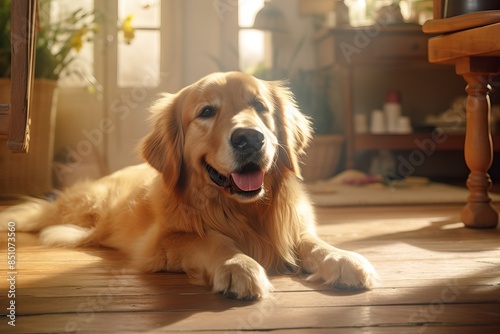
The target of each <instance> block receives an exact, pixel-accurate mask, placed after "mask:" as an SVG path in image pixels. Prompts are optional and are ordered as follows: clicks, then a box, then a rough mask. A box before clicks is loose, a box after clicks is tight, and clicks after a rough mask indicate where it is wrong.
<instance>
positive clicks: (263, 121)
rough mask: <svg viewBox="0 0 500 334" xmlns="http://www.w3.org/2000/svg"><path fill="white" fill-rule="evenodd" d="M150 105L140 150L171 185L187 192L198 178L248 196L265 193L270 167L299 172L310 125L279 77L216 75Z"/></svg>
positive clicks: (241, 197)
mask: <svg viewBox="0 0 500 334" xmlns="http://www.w3.org/2000/svg"><path fill="white" fill-rule="evenodd" d="M152 111H153V130H152V132H151V133H150V134H149V135H148V136H147V137H146V138H145V139H144V141H143V142H142V154H143V157H144V158H145V159H146V160H147V161H148V162H149V164H151V166H153V167H154V168H156V169H157V170H158V171H159V172H160V173H161V174H162V175H163V179H164V182H165V184H166V186H167V187H171V188H172V189H177V190H182V189H184V188H185V187H187V186H189V185H191V184H196V183H193V181H194V180H197V181H198V182H205V183H210V184H215V185H217V186H218V187H220V188H222V189H224V190H225V193H226V194H227V195H228V196H230V197H233V198H235V199H237V200H239V201H242V202H248V201H251V200H256V199H258V198H260V197H261V196H262V195H263V194H264V192H265V187H264V178H265V175H266V174H270V172H271V171H272V169H273V168H274V169H279V168H281V169H283V170H288V171H291V172H293V173H295V174H296V175H297V176H298V177H300V168H299V157H300V155H301V154H302V153H303V150H304V148H305V146H306V145H307V143H308V141H309V138H310V135H311V128H310V123H309V121H308V120H307V119H306V117H305V116H303V115H302V114H301V113H300V112H299V111H298V109H297V108H296V106H295V103H294V100H293V96H292V94H291V93H290V91H289V90H288V89H287V88H286V87H285V86H284V85H282V84H281V83H278V82H267V81H262V80H258V79H256V78H254V77H253V76H251V75H248V74H244V73H240V72H229V73H214V74H211V75H208V76H206V77H205V78H203V79H201V80H200V81H198V82H196V83H194V84H193V85H190V86H188V87H186V88H184V89H182V90H181V91H180V92H178V93H177V94H173V95H165V96H164V97H163V98H162V99H160V100H159V101H158V102H157V104H156V105H155V106H154V107H153V110H152ZM198 184H199V183H198Z"/></svg>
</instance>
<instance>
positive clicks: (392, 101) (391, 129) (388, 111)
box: [384, 91, 401, 133]
mask: <svg viewBox="0 0 500 334" xmlns="http://www.w3.org/2000/svg"><path fill="white" fill-rule="evenodd" d="M384 115H385V121H386V130H387V132H388V133H397V132H398V130H399V118H400V117H401V95H400V93H399V92H398V91H390V92H388V93H387V98H386V100H385V104H384Z"/></svg>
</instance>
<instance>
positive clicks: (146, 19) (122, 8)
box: [118, 0, 161, 28]
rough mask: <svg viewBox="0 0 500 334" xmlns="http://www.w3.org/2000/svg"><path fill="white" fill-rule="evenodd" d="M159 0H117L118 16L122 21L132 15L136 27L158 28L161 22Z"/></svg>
mask: <svg viewBox="0 0 500 334" xmlns="http://www.w3.org/2000/svg"><path fill="white" fill-rule="evenodd" d="M160 6H161V1H160V0H119V1H118V17H119V19H120V20H121V21H123V20H124V19H125V18H126V17H127V16H129V15H133V17H134V18H133V20H132V25H133V26H134V27H136V28H139V27H140V28H159V27H160V24H161V15H160Z"/></svg>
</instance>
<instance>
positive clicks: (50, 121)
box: [0, 79, 57, 196]
mask: <svg viewBox="0 0 500 334" xmlns="http://www.w3.org/2000/svg"><path fill="white" fill-rule="evenodd" d="M56 88H57V82H56V81H53V80H45V79H36V80H35V81H34V86H33V91H32V97H31V103H32V104H31V115H30V116H31V129H30V138H31V139H30V145H29V152H28V153H26V154H24V153H12V152H10V151H9V150H7V147H6V146H7V143H6V141H5V140H0V195H2V196H9V195H40V194H43V193H46V192H48V191H50V190H51V189H52V159H53V155H54V130H55V114H56V113H55V110H56V104H57V89H56ZM0 101H2V103H7V102H8V101H10V80H9V79H0Z"/></svg>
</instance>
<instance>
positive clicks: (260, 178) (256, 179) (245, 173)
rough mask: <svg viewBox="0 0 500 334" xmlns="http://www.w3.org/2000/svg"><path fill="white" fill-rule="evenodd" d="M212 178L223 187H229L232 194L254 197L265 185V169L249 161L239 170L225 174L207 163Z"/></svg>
mask: <svg viewBox="0 0 500 334" xmlns="http://www.w3.org/2000/svg"><path fill="white" fill-rule="evenodd" d="M206 169H207V171H208V175H209V176H210V179H211V180H212V181H213V182H214V183H215V184H217V185H218V186H220V187H222V188H226V189H228V190H229V191H230V192H231V193H232V194H234V193H236V194H238V195H243V196H245V197H253V196H256V195H258V194H259V193H260V192H261V190H262V187H263V185H264V171H263V170H262V169H260V167H259V166H257V165H256V164H254V163H249V164H247V165H245V166H243V168H241V169H240V170H238V171H237V172H234V173H231V175H230V176H225V175H223V174H221V173H219V172H218V171H217V170H216V169H215V168H213V167H212V166H210V165H209V164H206Z"/></svg>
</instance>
